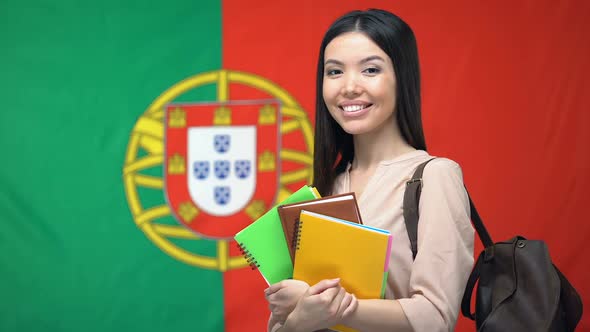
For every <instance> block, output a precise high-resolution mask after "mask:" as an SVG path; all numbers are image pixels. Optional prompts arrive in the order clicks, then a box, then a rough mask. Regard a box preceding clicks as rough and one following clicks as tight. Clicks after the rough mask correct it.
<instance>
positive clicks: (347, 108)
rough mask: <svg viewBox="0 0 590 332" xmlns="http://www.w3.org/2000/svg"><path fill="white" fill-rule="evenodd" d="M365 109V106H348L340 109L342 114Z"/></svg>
mask: <svg viewBox="0 0 590 332" xmlns="http://www.w3.org/2000/svg"><path fill="white" fill-rule="evenodd" d="M365 107H366V105H348V106H342V109H343V110H344V112H356V111H360V110H362V109H363V108H365Z"/></svg>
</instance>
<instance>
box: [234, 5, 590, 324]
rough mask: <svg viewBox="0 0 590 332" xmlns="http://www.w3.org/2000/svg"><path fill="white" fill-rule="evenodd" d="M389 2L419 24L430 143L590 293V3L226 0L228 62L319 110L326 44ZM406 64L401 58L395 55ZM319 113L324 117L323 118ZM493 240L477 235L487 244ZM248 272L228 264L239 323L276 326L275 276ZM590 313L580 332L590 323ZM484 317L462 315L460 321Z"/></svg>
mask: <svg viewBox="0 0 590 332" xmlns="http://www.w3.org/2000/svg"><path fill="white" fill-rule="evenodd" d="M369 7H377V8H384V9H388V10H391V11H392V12H395V13H397V14H398V15H399V16H400V17H402V18H403V19H404V20H406V21H407V22H408V23H409V24H410V25H411V26H412V27H413V29H414V31H415V33H416V36H417V39H418V45H419V51H420V59H421V70H422V87H423V90H422V95H423V120H424V126H425V132H426V138H427V144H428V147H429V152H430V153H431V154H433V155H439V156H446V157H449V158H452V159H454V160H456V161H458V162H459V163H460V164H461V166H462V168H463V171H464V175H465V182H466V184H467V186H468V188H470V192H471V194H472V195H473V198H474V200H475V202H476V203H477V206H478V209H479V210H480V213H481V214H482V217H483V218H484V221H486V222H487V225H488V228H489V230H490V232H491V234H492V236H493V238H494V239H495V240H496V241H500V240H505V239H507V238H509V237H511V236H513V235H514V234H523V235H525V236H528V237H529V238H536V239H539V238H542V239H544V240H546V241H547V243H548V245H549V248H550V250H551V255H552V257H553V259H554V260H555V262H556V263H557V265H558V266H559V267H560V268H561V270H562V271H563V272H564V273H565V274H566V275H567V276H568V278H569V279H570V280H571V282H572V283H573V285H574V286H575V287H576V288H577V289H578V291H579V292H580V294H581V296H582V298H583V299H587V298H588V297H589V296H590V286H589V285H590V280H589V279H588V274H587V273H585V272H583V271H584V270H585V267H584V264H583V261H584V257H587V256H588V254H590V252H589V249H588V248H587V246H586V245H585V243H586V240H585V239H586V237H588V236H589V235H590V226H588V224H587V223H584V222H583V221H581V220H580V216H583V215H585V207H586V206H587V204H588V198H587V197H588V195H587V194H586V192H585V191H586V188H588V187H590V176H589V175H588V174H589V173H590V172H589V166H588V165H590V154H588V153H587V152H585V151H586V150H587V148H584V146H586V145H587V143H588V142H590V131H588V130H587V128H586V127H587V125H588V124H589V123H590V113H589V112H587V109H588V105H590V94H587V93H585V91H586V90H587V83H586V82H587V77H588V76H590V63H589V62H588V61H587V58H589V57H590V44H588V43H583V42H582V41H583V40H586V39H587V36H586V34H587V31H590V21H589V20H587V19H586V17H587V16H588V15H589V14H590V4H589V3H587V2H584V1H569V2H553V1H548V0H545V1H537V2H526V3H525V2H523V3H514V2H509V1H501V2H493V3H474V2H472V1H459V2H454V3H452V4H449V3H447V2H438V1H419V2H416V1H401V2H400V1H396V2H392V1H368V2H367V1H337V0H327V1H321V2H316V1H311V0H304V1H297V2H259V3H243V2H239V1H236V0H226V1H224V3H223V33H224V35H223V67H224V68H227V69H233V70H240V71H246V72H250V73H254V74H257V75H260V76H263V77H265V78H267V79H269V80H271V81H273V82H274V83H276V84H278V85H280V86H281V87H283V88H284V89H285V90H287V91H288V92H289V93H290V94H291V95H293V96H294V97H295V98H296V99H297V101H298V102H299V103H300V104H301V106H302V107H303V108H304V109H305V110H307V111H308V112H309V114H312V113H313V109H314V104H315V67H316V61H317V54H318V48H319V43H320V40H321V37H322V34H323V33H324V31H325V30H326V29H327V27H328V25H329V24H330V23H331V22H332V21H333V20H334V19H335V18H336V17H338V16H339V15H341V14H343V13H344V12H346V11H348V10H350V9H356V8H361V9H364V8H369ZM394 61H395V59H394ZM312 122H313V120H312ZM480 249H481V245H480V244H479V242H478V241H477V242H476V251H477V252H478V251H479V250H480ZM260 281H261V278H260V277H259V276H258V275H257V274H256V273H253V272H252V271H250V270H246V269H244V270H239V271H232V272H229V273H226V274H225V287H226V295H225V299H224V300H225V306H226V313H228V315H227V316H226V317H227V321H226V330H227V331H260V330H264V329H265V326H266V319H267V317H268V310H267V304H266V301H265V300H264V297H263V293H262V291H263V289H264V287H265V285H264V284H263V283H261V282H260ZM589 327H590V326H589V325H588V322H587V321H586V320H583V321H582V322H581V323H580V326H579V328H580V330H584V329H587V328H589ZM471 330H473V323H472V322H471V321H467V320H466V319H464V318H460V319H459V322H458V325H457V331H471Z"/></svg>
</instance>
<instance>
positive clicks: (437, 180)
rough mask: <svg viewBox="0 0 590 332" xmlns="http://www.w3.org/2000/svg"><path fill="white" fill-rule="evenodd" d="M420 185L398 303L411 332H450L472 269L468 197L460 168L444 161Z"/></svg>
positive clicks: (436, 163)
mask: <svg viewBox="0 0 590 332" xmlns="http://www.w3.org/2000/svg"><path fill="white" fill-rule="evenodd" d="M422 184H423V187H422V195H421V198H420V204H419V211H420V218H419V222H418V254H417V255H416V259H415V260H414V263H413V265H412V270H411V271H412V272H411V276H410V285H409V286H410V291H409V294H410V297H409V298H404V299H399V300H398V301H399V303H400V304H401V306H402V308H403V310H404V313H405V315H406V317H407V319H408V321H409V322H410V324H411V325H412V327H413V329H414V331H416V332H422V331H429V332H431V331H453V330H454V328H455V324H456V322H457V318H458V315H459V308H460V303H461V298H462V296H463V292H464V289H465V283H466V282H467V278H468V277H469V274H470V272H471V269H472V266H473V241H474V230H473V227H472V225H471V220H470V216H469V215H470V212H469V199H468V196H467V192H466V191H465V187H464V186H463V175H462V172H461V168H460V167H459V165H458V164H457V163H455V162H454V161H452V160H449V159H444V158H438V159H435V160H433V161H432V162H430V163H429V164H428V165H427V166H426V168H425V170H424V174H423V181H422Z"/></svg>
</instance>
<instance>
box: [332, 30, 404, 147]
mask: <svg viewBox="0 0 590 332" xmlns="http://www.w3.org/2000/svg"><path fill="white" fill-rule="evenodd" d="M323 97H324V102H325V103H326V106H327V108H328V110H329V112H330V114H331V115H332V117H333V118H334V119H335V120H336V122H338V124H339V125H340V126H341V127H342V129H344V131H346V132H347V133H349V134H352V135H359V134H366V133H371V132H375V131H378V130H381V129H383V128H384V127H386V126H389V125H392V126H395V122H394V121H393V119H392V117H393V113H394V109H395V102H396V80H395V73H394V69H393V63H392V61H391V59H390V58H389V56H388V55H387V54H386V53H385V52H383V50H381V48H379V46H377V44H375V43H374V42H373V41H372V40H371V39H369V38H368V37H367V36H365V35H364V34H362V33H360V32H348V33H344V34H342V35H340V36H338V37H336V38H334V39H333V40H332V41H331V42H330V43H329V44H328V45H327V46H326V49H325V52H324V84H323Z"/></svg>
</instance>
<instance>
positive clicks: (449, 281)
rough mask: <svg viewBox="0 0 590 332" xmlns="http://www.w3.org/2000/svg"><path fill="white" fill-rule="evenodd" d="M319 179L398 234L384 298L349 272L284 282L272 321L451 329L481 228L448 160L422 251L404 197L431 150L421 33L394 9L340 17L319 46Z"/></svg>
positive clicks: (291, 326) (327, 190)
mask: <svg viewBox="0 0 590 332" xmlns="http://www.w3.org/2000/svg"><path fill="white" fill-rule="evenodd" d="M316 95H317V101H316V128H315V150H314V181H313V184H314V186H316V188H317V189H318V190H319V191H320V193H321V194H322V195H324V196H326V195H331V194H339V193H344V192H351V191H352V192H355V193H356V195H357V197H358V204H359V208H360V212H361V215H362V218H363V220H364V221H365V223H366V224H367V225H370V226H373V227H378V228H382V229H387V230H389V231H390V232H391V234H392V236H393V239H394V240H393V243H392V246H391V256H390V262H389V276H388V280H387V283H386V292H385V299H357V298H356V297H355V296H354V294H349V293H348V292H347V291H346V289H344V288H343V287H342V286H341V285H340V284H339V280H338V279H334V280H322V281H320V282H319V283H318V284H315V285H307V284H305V283H304V282H302V281H298V280H284V281H282V282H280V283H277V284H274V285H271V286H270V287H269V288H268V289H267V290H266V291H265V295H266V298H267V300H268V302H269V307H270V309H271V319H270V321H269V330H278V329H280V330H281V331H315V330H319V329H324V328H328V327H330V326H333V325H335V324H344V325H347V326H350V327H352V328H355V329H357V330H362V331H391V330H395V331H420V332H421V331H452V330H453V329H454V326H455V323H456V321H457V317H458V312H459V305H460V301H461V297H462V295H463V290H464V287H465V283H466V280H467V277H468V276H469V273H470V272H471V268H472V265H473V242H474V232H473V228H472V226H471V222H470V216H469V201H468V198H467V193H466V192H465V189H464V186H463V179H462V172H461V168H460V167H459V165H458V164H457V163H455V162H454V161H452V160H449V159H446V158H437V159H435V160H433V161H432V162H430V163H429V164H428V167H426V169H425V171H424V174H423V182H422V183H423V187H422V195H421V199H420V206H419V208H420V211H419V212H420V219H419V223H418V254H417V255H416V257H415V259H413V257H412V252H411V246H410V240H409V238H408V235H407V232H406V228H405V223H404V219H403V210H402V203H403V194H404V190H405V186H406V181H408V180H409V179H410V178H411V177H412V174H413V173H414V171H415V169H416V168H417V167H418V165H420V164H422V163H423V162H425V161H427V160H430V159H432V158H433V157H432V156H430V155H429V154H428V153H427V152H426V143H425V140H424V134H423V130H422V120H421V112H420V74H419V65H418V52H417V47H416V40H415V38H414V34H413V32H412V30H411V28H410V27H409V26H408V25H407V24H406V23H405V22H404V21H402V20H401V19H400V18H399V17H397V16H395V15H394V14H392V13H389V12H386V11H383V10H367V11H354V12H351V13H348V14H346V15H344V16H342V17H340V18H339V19H337V20H336V21H335V22H334V23H333V24H332V26H331V27H330V28H329V29H328V31H327V32H326V34H325V36H324V39H323V41H322V44H321V47H320V56H319V59H318V70H317V86H316Z"/></svg>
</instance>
